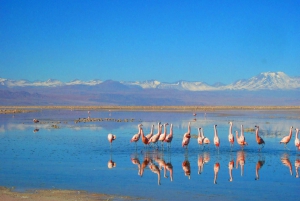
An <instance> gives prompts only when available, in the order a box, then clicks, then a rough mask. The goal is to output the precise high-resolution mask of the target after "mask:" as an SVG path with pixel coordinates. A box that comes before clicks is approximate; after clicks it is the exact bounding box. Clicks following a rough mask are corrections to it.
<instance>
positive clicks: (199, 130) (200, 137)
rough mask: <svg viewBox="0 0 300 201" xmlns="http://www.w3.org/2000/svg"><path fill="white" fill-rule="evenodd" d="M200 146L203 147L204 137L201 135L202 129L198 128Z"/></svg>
mask: <svg viewBox="0 0 300 201" xmlns="http://www.w3.org/2000/svg"><path fill="white" fill-rule="evenodd" d="M197 141H198V144H199V145H202V144H203V136H202V135H201V128H198V139H197Z"/></svg>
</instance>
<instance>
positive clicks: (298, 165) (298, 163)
mask: <svg viewBox="0 0 300 201" xmlns="http://www.w3.org/2000/svg"><path fill="white" fill-rule="evenodd" d="M299 167H300V159H296V160H295V171H296V178H299V172H298V168H299Z"/></svg>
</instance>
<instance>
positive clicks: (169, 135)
mask: <svg viewBox="0 0 300 201" xmlns="http://www.w3.org/2000/svg"><path fill="white" fill-rule="evenodd" d="M172 140H173V124H171V125H170V133H169V134H168V135H167V136H166V138H165V140H164V141H165V142H166V143H168V144H169V146H171V142H172Z"/></svg>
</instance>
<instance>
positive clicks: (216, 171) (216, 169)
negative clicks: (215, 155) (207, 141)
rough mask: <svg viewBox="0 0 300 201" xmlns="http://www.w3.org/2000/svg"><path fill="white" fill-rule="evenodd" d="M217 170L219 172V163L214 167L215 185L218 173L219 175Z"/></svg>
mask: <svg viewBox="0 0 300 201" xmlns="http://www.w3.org/2000/svg"><path fill="white" fill-rule="evenodd" d="M219 170H220V163H219V162H216V163H215V165H214V173H215V175H214V184H217V178H218V173H219Z"/></svg>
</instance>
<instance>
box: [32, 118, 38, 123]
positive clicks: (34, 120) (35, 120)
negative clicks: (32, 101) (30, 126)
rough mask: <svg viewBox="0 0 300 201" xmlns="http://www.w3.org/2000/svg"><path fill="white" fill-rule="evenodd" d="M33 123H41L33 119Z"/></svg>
mask: <svg viewBox="0 0 300 201" xmlns="http://www.w3.org/2000/svg"><path fill="white" fill-rule="evenodd" d="M32 121H33V123H39V122H40V121H39V120H38V119H33V120H32Z"/></svg>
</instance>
